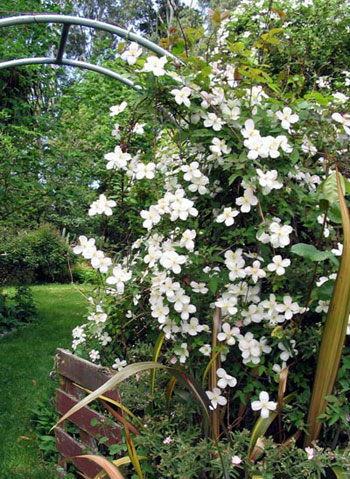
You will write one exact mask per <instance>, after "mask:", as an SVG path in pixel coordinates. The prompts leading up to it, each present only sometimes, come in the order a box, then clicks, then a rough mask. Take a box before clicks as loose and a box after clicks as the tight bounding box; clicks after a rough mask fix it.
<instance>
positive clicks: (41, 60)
mask: <svg viewBox="0 0 350 479" xmlns="http://www.w3.org/2000/svg"><path fill="white" fill-rule="evenodd" d="M45 64H48V65H66V66H69V67H77V68H83V69H85V70H91V71H93V72H97V73H102V74H103V75H107V76H109V77H111V78H114V79H115V80H118V81H120V82H122V83H124V84H125V85H127V86H129V87H132V88H134V89H135V90H141V89H142V88H141V87H140V85H135V83H134V82H133V81H132V80H129V79H128V78H124V77H123V76H121V75H119V73H116V72H114V71H113V70H109V69H108V68H104V67H100V66H99V65H93V64H92V63H87V62H81V61H77V60H66V59H62V60H60V61H59V62H58V61H57V59H56V58H46V57H37V58H19V59H17V60H9V61H7V62H0V70H2V69H4V68H12V67H17V66H23V65H45Z"/></svg>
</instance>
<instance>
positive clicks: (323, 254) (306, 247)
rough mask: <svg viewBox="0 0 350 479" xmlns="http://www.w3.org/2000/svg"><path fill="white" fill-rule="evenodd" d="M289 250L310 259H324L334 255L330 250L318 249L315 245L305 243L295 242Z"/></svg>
mask: <svg viewBox="0 0 350 479" xmlns="http://www.w3.org/2000/svg"><path fill="white" fill-rule="evenodd" d="M290 250H291V252H292V253H294V254H296V255H298V256H301V257H302V258H305V259H309V260H311V261H324V260H325V259H328V258H332V257H333V256H334V255H333V253H332V252H331V251H320V250H318V249H317V248H316V247H315V246H313V245H311V244H306V243H297V244H295V245H293V246H292V247H291V249H290Z"/></svg>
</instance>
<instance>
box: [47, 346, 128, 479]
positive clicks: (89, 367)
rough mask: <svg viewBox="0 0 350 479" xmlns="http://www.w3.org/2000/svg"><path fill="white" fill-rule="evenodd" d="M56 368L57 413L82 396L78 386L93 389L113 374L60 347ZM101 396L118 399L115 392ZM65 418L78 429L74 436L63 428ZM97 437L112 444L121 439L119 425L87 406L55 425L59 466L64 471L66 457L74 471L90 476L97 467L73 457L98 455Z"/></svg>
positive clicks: (62, 475) (61, 413) (69, 406)
mask: <svg viewBox="0 0 350 479" xmlns="http://www.w3.org/2000/svg"><path fill="white" fill-rule="evenodd" d="M56 371H57V374H58V375H59V379H60V387H59V389H57V391H56V409H57V411H58V413H59V414H60V415H61V416H62V415H63V414H65V413H66V412H67V411H68V410H69V409H70V408H71V407H73V406H74V405H75V404H76V403H77V402H79V400H80V399H82V397H84V395H85V393H84V392H83V391H82V390H81V389H80V388H79V387H78V386H81V387H83V388H86V389H89V390H91V391H94V390H95V389H97V388H98V387H100V386H102V384H104V383H105V382H106V381H107V380H108V379H110V378H111V377H112V376H113V374H114V373H113V372H112V371H111V370H109V369H108V368H104V367H102V366H97V365H96V364H93V363H91V362H89V361H85V360H84V359H81V358H78V357H77V356H74V355H73V354H71V353H70V352H69V351H66V350H64V349H57V351H56ZM77 385H78V386H77ZM104 396H106V397H109V398H111V399H114V400H115V401H119V395H118V393H117V392H116V391H109V392H106V393H105V394H104ZM67 421H71V422H72V423H73V424H75V426H76V428H78V431H79V432H78V433H77V434H76V433H75V434H74V436H75V437H72V436H71V435H70V434H69V432H68V431H67V427H66V426H67V425H66V423H67ZM77 436H78V437H77ZM101 437H107V438H108V440H107V441H106V444H107V445H108V446H110V445H112V444H116V443H118V442H120V439H121V427H120V425H118V424H116V423H115V422H113V421H112V420H111V419H110V418H109V419H108V420H107V418H106V417H105V416H104V415H103V414H101V413H98V412H96V411H93V410H92V409H90V408H89V407H88V406H85V407H84V408H82V409H81V410H80V411H78V412H77V413H75V414H73V415H72V416H71V417H70V418H69V419H67V420H66V421H64V422H63V423H62V424H61V425H60V426H58V427H57V428H56V448H57V451H58V453H59V462H60V464H62V467H63V469H64V470H66V467H67V461H65V459H69V460H70V461H71V462H72V463H73V464H74V465H75V467H76V469H77V470H78V471H80V472H82V473H83V474H84V475H85V476H86V477H88V478H94V477H95V476H96V474H97V473H98V472H99V471H100V468H99V467H98V466H97V465H96V464H94V463H92V462H91V461H89V460H87V459H76V458H75V457H74V456H78V455H80V454H84V453H92V454H99V449H98V439H99V438H101ZM64 475H65V473H64V472H63V473H61V477H64Z"/></svg>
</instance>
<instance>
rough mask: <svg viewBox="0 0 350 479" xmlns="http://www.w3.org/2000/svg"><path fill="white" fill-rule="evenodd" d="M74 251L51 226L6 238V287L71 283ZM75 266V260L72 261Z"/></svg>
mask: <svg viewBox="0 0 350 479" xmlns="http://www.w3.org/2000/svg"><path fill="white" fill-rule="evenodd" d="M69 253H70V248H69V246H68V245H67V243H66V242H65V240H64V239H63V238H61V237H60V235H59V233H58V232H57V231H56V230H55V229H54V228H53V227H52V226H50V225H49V224H44V225H42V226H40V227H39V228H38V229H37V230H29V231H27V230H22V231H20V232H18V233H17V234H13V235H11V236H9V237H7V238H6V237H5V238H4V237H3V238H2V241H1V244H0V271H1V278H0V279H2V281H3V282H6V283H13V284H16V283H21V284H23V283H27V284H30V283H52V282H59V283H64V282H68V281H69V280H70V274H69V270H68V266H67V264H68V263H67V255H69ZM71 261H72V262H73V263H74V261H75V259H74V258H72V260H71Z"/></svg>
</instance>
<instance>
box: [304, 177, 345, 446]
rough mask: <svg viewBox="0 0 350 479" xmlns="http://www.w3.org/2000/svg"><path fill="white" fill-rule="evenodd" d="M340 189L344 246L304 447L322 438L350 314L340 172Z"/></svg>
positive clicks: (343, 203) (322, 345) (329, 311)
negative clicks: (327, 398)
mask: <svg viewBox="0 0 350 479" xmlns="http://www.w3.org/2000/svg"><path fill="white" fill-rule="evenodd" d="M337 187H338V197H339V203H340V210H341V215H342V223H343V233H344V242H343V244H344V246H343V254H342V257H341V261H340V266H339V271H338V274H337V279H336V282H335V285H334V289H333V295H332V299H331V303H330V306H329V310H328V314H327V318H326V324H325V327H324V330H323V336H322V341H321V346H320V353H319V357H318V362H317V369H316V376H315V382H314V385H313V391H312V397H311V403H310V407H309V414H308V418H307V423H308V425H309V426H308V436H306V438H305V446H309V445H310V444H311V443H312V441H315V440H316V439H317V438H318V436H319V434H320V430H321V425H322V424H321V423H320V422H318V421H317V418H318V417H319V416H320V415H321V414H323V413H324V412H325V410H326V407H327V401H326V400H325V397H326V396H329V395H331V394H332V391H333V387H334V383H335V380H336V377H337V373H338V369H339V363H340V359H341V355H342V350H343V346H344V341H345V336H346V328H347V325H348V318H349V313H350V281H349V278H350V219H349V211H348V207H347V204H346V201H345V198H344V196H343V193H342V189H341V182H340V174H339V173H338V171H337Z"/></svg>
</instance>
